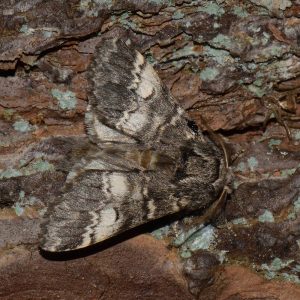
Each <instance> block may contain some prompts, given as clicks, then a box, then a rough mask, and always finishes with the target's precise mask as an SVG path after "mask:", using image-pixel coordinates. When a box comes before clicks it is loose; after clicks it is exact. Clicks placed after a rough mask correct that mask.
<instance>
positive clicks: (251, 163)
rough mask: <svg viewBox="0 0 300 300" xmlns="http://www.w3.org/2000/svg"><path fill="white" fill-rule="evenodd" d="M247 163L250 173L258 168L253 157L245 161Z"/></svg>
mask: <svg viewBox="0 0 300 300" xmlns="http://www.w3.org/2000/svg"><path fill="white" fill-rule="evenodd" d="M247 163H248V166H249V169H250V171H252V172H253V171H254V170H255V169H256V168H257V167H258V161H257V159H256V158H255V157H254V156H251V157H249V158H248V159H247Z"/></svg>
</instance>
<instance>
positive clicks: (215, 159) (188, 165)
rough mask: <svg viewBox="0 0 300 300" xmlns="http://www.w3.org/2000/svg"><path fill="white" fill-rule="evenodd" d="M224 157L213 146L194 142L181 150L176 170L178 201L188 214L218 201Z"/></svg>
mask: <svg viewBox="0 0 300 300" xmlns="http://www.w3.org/2000/svg"><path fill="white" fill-rule="evenodd" d="M222 159H223V157H222V154H221V152H220V150H219V149H218V148H217V147H216V146H215V145H213V147H212V145H208V144H207V142H206V143H201V142H199V141H196V142H194V143H193V144H191V145H189V147H185V148H183V149H182V150H181V164H180V166H179V167H178V169H177V172H176V178H177V179H178V194H177V195H178V197H179V198H180V199H181V201H183V203H188V204H187V209H188V210H195V209H201V208H203V207H205V206H207V205H209V204H210V203H212V202H213V201H215V200H217V198H218V195H219V194H220V193H221V191H222V186H223V185H222V184H216V183H217V182H219V181H220V180H222V179H220V178H221V176H220V175H221V173H222V170H221V169H220V166H221V165H222Z"/></svg>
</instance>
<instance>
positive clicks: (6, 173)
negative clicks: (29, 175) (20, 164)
mask: <svg viewBox="0 0 300 300" xmlns="http://www.w3.org/2000/svg"><path fill="white" fill-rule="evenodd" d="M21 175H22V173H21V172H20V171H18V170H16V169H13V168H11V169H7V170H3V171H1V172H0V179H5V178H12V177H18V176H21Z"/></svg>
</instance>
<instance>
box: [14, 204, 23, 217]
mask: <svg viewBox="0 0 300 300" xmlns="http://www.w3.org/2000/svg"><path fill="white" fill-rule="evenodd" d="M13 208H14V210H15V213H16V215H17V216H22V214H23V213H24V207H23V206H21V205H20V203H18V202H17V203H15V205H14V206H13Z"/></svg>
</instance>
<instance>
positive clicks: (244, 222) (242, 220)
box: [231, 217, 248, 225]
mask: <svg viewBox="0 0 300 300" xmlns="http://www.w3.org/2000/svg"><path fill="white" fill-rule="evenodd" d="M231 223H232V224H234V225H248V221H247V219H246V218H244V217H241V218H237V219H233V220H231Z"/></svg>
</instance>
